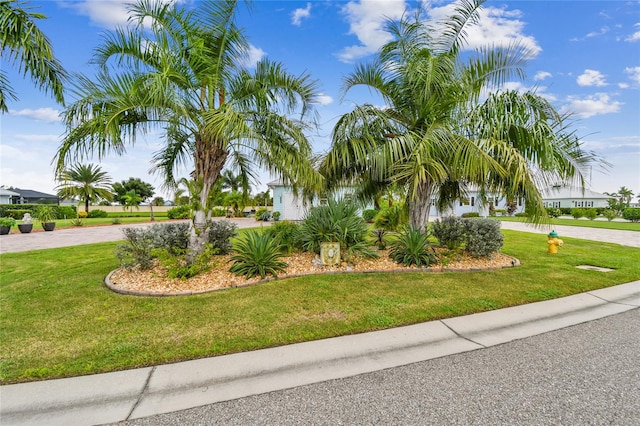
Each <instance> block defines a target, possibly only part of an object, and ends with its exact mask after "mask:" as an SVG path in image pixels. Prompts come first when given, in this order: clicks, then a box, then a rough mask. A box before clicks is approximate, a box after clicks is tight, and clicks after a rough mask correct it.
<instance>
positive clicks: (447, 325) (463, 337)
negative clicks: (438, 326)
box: [439, 320, 488, 349]
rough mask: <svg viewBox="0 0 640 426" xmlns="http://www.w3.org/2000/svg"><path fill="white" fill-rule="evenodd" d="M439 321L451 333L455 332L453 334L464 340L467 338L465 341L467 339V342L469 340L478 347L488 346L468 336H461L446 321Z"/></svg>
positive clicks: (485, 347)
mask: <svg viewBox="0 0 640 426" xmlns="http://www.w3.org/2000/svg"><path fill="white" fill-rule="evenodd" d="M439 321H440V322H441V323H442V324H443V325H444V326H445V327H447V328H448V329H449V330H451V332H453V334H455V335H456V336H458V337H459V338H461V339H464V340H467V341H469V342H471V343H473V344H475V345H478V346H480V347H482V348H484V349H487V348H488V346H485V345H483V344H482V343H478V342H476V341H475V340H473V339H470V338H468V337H466V336H463V335H462V334H460V333H458V332H457V331H456V330H454V329H453V328H451V327H449V324H447V323H446V322H444V321H443V320H439Z"/></svg>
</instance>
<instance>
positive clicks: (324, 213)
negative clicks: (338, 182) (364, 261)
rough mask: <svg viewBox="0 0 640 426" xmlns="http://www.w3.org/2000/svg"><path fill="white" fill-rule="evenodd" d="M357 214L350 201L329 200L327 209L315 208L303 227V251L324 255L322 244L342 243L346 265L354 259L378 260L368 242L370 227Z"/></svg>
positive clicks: (324, 206)
mask: <svg viewBox="0 0 640 426" xmlns="http://www.w3.org/2000/svg"><path fill="white" fill-rule="evenodd" d="M357 211H358V209H357V207H356V205H355V204H354V203H352V202H350V201H346V200H340V201H335V200H329V201H328V203H327V204H326V205H323V206H318V207H313V208H312V209H310V210H309V212H308V213H307V215H306V216H305V218H304V219H303V221H302V223H301V224H300V228H299V232H298V238H299V244H300V247H302V249H303V250H305V251H311V252H314V253H320V243H322V242H339V243H340V254H341V256H342V258H343V259H344V260H346V261H350V260H351V259H353V257H354V256H363V257H376V256H378V254H377V253H376V252H375V251H374V250H373V249H372V248H371V247H370V246H369V242H368V240H367V235H368V234H369V227H368V226H367V224H366V223H365V221H364V219H362V217H360V216H358V215H357Z"/></svg>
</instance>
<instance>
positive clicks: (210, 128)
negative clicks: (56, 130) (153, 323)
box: [55, 0, 321, 259]
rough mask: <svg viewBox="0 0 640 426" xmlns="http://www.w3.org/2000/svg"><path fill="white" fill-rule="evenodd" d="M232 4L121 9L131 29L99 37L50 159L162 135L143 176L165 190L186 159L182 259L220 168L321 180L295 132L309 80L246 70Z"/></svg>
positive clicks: (206, 212) (203, 228)
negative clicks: (188, 208)
mask: <svg viewBox="0 0 640 426" xmlns="http://www.w3.org/2000/svg"><path fill="white" fill-rule="evenodd" d="M236 3H237V1H236V0H224V1H220V0H206V1H203V2H198V5H197V6H198V7H197V8H195V9H189V10H187V9H185V8H183V6H181V4H180V3H179V2H171V3H169V2H157V1H152V0H138V1H137V3H135V4H133V5H131V6H129V13H130V18H131V22H133V23H136V24H137V26H135V27H132V28H130V29H128V30H125V29H117V30H115V31H114V32H113V33H111V34H109V35H108V36H107V37H106V39H105V41H104V43H103V44H102V46H100V47H99V48H98V49H97V50H96V54H95V62H96V63H97V64H98V65H99V66H100V70H101V71H100V73H99V74H98V76H97V77H96V78H91V79H90V78H87V77H81V76H79V77H78V78H77V79H76V80H77V81H78V87H77V91H78V92H79V93H80V99H79V100H78V101H77V102H75V103H73V104H72V105H70V106H69V108H67V110H66V111H65V114H64V116H65V120H66V124H67V133H66V135H65V138H64V141H63V143H62V145H61V146H60V148H59V151H58V153H57V158H56V160H55V161H56V165H57V168H61V167H63V166H64V164H65V163H66V162H67V161H69V160H70V159H73V158H75V157H77V156H84V155H91V154H97V155H98V157H102V156H104V155H106V154H107V153H110V152H114V153H116V154H123V153H124V152H125V148H126V146H127V145H132V144H133V143H134V142H135V137H136V135H137V134H138V132H145V131H147V130H149V129H152V128H155V129H160V130H161V131H163V132H164V146H163V148H162V149H161V150H160V151H158V152H157V153H156V154H155V155H154V158H153V163H154V167H153V170H154V171H156V172H159V173H161V174H162V175H163V176H164V179H165V185H166V186H168V187H173V186H174V185H175V180H176V179H175V176H176V169H177V168H179V167H180V166H183V165H189V164H191V162H193V167H194V170H193V171H192V172H191V180H192V181H193V182H194V185H195V187H196V188H195V189H196V190H197V192H196V194H197V195H198V198H197V199H196V200H195V201H196V202H195V203H192V204H195V205H194V219H193V226H192V229H191V238H190V242H189V249H190V250H189V258H190V259H193V258H194V257H195V256H197V254H198V253H200V252H202V250H204V244H205V242H206V240H207V234H208V229H209V226H210V225H209V223H210V219H211V210H212V208H213V207H214V206H213V205H212V203H211V197H210V196H209V194H210V192H211V190H212V188H214V185H215V184H216V181H217V180H218V179H219V177H220V173H221V171H222V170H223V168H224V167H225V165H226V164H227V163H228V162H230V163H232V164H233V166H234V168H236V169H238V170H239V171H240V173H241V174H244V175H247V176H253V174H252V173H253V170H256V169H257V168H258V167H262V168H264V169H266V171H269V172H272V173H277V174H279V175H280V176H282V179H283V180H284V181H286V182H288V183H291V184H293V185H294V186H296V187H298V186H297V185H298V184H299V185H302V186H314V185H315V186H317V185H319V183H320V182H321V180H320V178H319V177H318V176H319V175H318V174H317V173H316V172H315V171H314V170H313V168H312V167H311V165H310V161H309V157H310V155H311V146H310V143H309V141H308V140H307V138H306V136H305V134H304V130H305V129H306V128H307V126H308V125H310V124H312V122H311V121H309V120H308V119H309V118H313V115H312V107H313V104H314V103H316V100H317V88H316V82H315V81H312V80H311V79H310V76H309V75H308V74H301V75H297V76H295V75H291V74H289V73H287V72H286V71H285V70H284V68H283V66H282V65H281V64H279V63H276V62H272V61H268V60H263V61H260V62H259V63H258V64H257V65H256V67H255V69H254V70H253V71H249V70H247V69H246V68H245V67H244V66H243V65H242V64H243V63H245V59H246V58H247V51H248V48H247V46H248V43H247V41H246V40H245V37H244V35H243V33H242V31H241V30H240V29H239V28H238V27H237V26H236V23H235V13H236V6H237V4H236ZM147 18H151V19H147ZM143 21H152V22H153V25H151V26H150V27H149V26H146V25H143ZM114 68H115V69H116V70H117V72H116V71H114ZM292 114H296V115H297V116H298V117H299V118H298V119H294V118H292V117H293V115H292Z"/></svg>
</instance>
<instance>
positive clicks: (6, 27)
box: [0, 0, 67, 113]
mask: <svg viewBox="0 0 640 426" xmlns="http://www.w3.org/2000/svg"><path fill="white" fill-rule="evenodd" d="M25 5H26V2H23V1H17V0H2V1H0V22H1V23H2V25H0V44H1V45H2V50H1V52H2V62H3V64H4V63H5V62H6V63H11V64H15V63H17V65H18V70H19V71H20V72H21V73H22V74H23V75H26V74H29V75H30V76H31V80H33V82H34V83H35V84H36V86H37V87H38V88H39V89H43V90H44V91H45V92H50V93H52V94H53V97H54V98H55V100H56V102H58V103H61V104H63V105H64V95H63V91H64V87H63V81H64V80H65V79H66V78H67V73H66V71H65V70H64V68H62V65H61V64H60V62H58V60H57V59H56V58H55V57H54V56H53V48H52V47H51V43H50V42H49V39H48V38H47V36H45V35H44V33H43V32H42V31H40V29H39V28H38V27H37V26H36V24H35V20H36V19H44V18H46V16H45V15H43V14H42V13H33V12H30V9H32V8H29V7H25ZM3 68H4V66H3V67H2V68H0V111H1V112H3V113H5V112H7V111H8V107H7V98H9V99H11V100H14V101H15V100H17V99H18V96H17V95H16V93H15V92H14V90H13V88H12V87H11V85H10V84H9V79H8V78H7V74H6V73H5V72H4V70H3Z"/></svg>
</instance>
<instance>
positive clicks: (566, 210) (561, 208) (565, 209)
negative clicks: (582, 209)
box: [560, 207, 571, 216]
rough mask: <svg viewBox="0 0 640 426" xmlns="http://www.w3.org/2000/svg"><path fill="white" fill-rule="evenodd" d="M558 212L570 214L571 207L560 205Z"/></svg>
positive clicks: (565, 214) (564, 214)
mask: <svg viewBox="0 0 640 426" xmlns="http://www.w3.org/2000/svg"><path fill="white" fill-rule="evenodd" d="M560 213H562V215H563V216H571V208H570V207H560Z"/></svg>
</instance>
